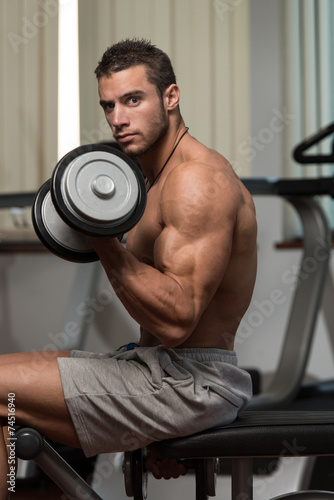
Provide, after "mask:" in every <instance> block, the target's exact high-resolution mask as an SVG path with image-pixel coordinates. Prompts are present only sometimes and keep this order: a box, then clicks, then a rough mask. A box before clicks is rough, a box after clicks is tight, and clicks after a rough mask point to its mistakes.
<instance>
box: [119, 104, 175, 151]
mask: <svg viewBox="0 0 334 500" xmlns="http://www.w3.org/2000/svg"><path fill="white" fill-rule="evenodd" d="M168 128H169V120H168V116H166V114H165V109H164V108H163V105H162V103H161V107H160V110H159V114H158V115H157V116H156V117H155V119H153V121H152V122H150V123H149V127H148V131H147V133H146V134H145V136H142V133H141V131H140V130H138V132H137V131H136V133H137V134H138V135H139V136H141V137H142V141H141V143H140V144H138V145H137V146H136V145H131V144H129V145H127V144H120V146H121V148H122V151H123V153H125V154H126V155H128V156H129V157H130V158H135V157H139V156H141V155H143V154H145V153H147V152H148V151H149V150H150V149H151V148H153V147H154V146H155V145H156V144H157V143H158V141H160V139H161V138H162V137H164V135H165V134H166V132H167V130H168Z"/></svg>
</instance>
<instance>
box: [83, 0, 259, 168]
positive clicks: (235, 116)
mask: <svg viewBox="0 0 334 500" xmlns="http://www.w3.org/2000/svg"><path fill="white" fill-rule="evenodd" d="M249 6H250V2H249V1H248V0H233V1H231V0H99V1H98V2H95V1H92V0H80V1H79V40H80V85H81V88H80V95H81V107H80V109H81V140H82V142H86V143H87V142H98V141H101V140H110V139H111V133H110V130H109V129H108V126H107V125H106V123H105V119H104V116H103V113H102V111H101V110H100V109H99V106H98V96H97V85H96V81H95V76H94V73H93V72H94V69H95V67H96V65H97V63H98V60H99V59H100V57H101V56H102V54H103V52H104V51H105V49H106V48H107V47H108V46H110V45H112V44H113V43H115V42H117V41H119V40H121V39H122V38H127V37H129V38H132V37H139V38H147V39H150V40H151V41H152V42H153V43H154V44H156V45H157V46H158V47H159V48H161V49H162V50H165V51H166V52H167V53H168V55H169V56H170V58H171V60H172V62H173V65H174V69H175V73H176V77H177V82H178V84H179V86H180V88H181V112H182V114H183V117H184V120H185V122H186V124H187V126H189V127H190V133H191V134H192V135H193V136H195V137H196V138H197V139H198V140H200V141H202V142H204V143H205V144H206V145H207V146H209V147H213V148H215V149H217V150H218V151H220V152H221V153H222V154H224V155H225V156H226V157H227V158H228V159H229V160H230V161H231V162H232V163H233V165H234V167H235V169H236V170H237V172H238V174H239V175H240V176H246V175H248V174H249V168H250V166H249V162H248V160H247V159H245V156H244V155H242V154H241V153H240V152H239V151H238V146H239V144H241V143H242V142H243V141H245V140H247V138H248V137H249Z"/></svg>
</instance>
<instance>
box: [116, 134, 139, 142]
mask: <svg viewBox="0 0 334 500" xmlns="http://www.w3.org/2000/svg"><path fill="white" fill-rule="evenodd" d="M134 136H135V134H119V135H117V136H116V137H115V139H116V141H117V142H121V143H125V142H129V141H131V139H133V137H134Z"/></svg>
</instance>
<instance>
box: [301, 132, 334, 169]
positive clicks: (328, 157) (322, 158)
mask: <svg viewBox="0 0 334 500" xmlns="http://www.w3.org/2000/svg"><path fill="white" fill-rule="evenodd" d="M333 133H334V123H332V124H330V125H328V126H327V127H324V128H322V129H320V130H319V131H318V132H317V133H315V134H313V135H312V136H310V137H308V138H307V139H305V141H303V142H301V144H299V145H298V146H297V147H296V148H295V149H294V151H293V158H294V159H295V160H296V161H297V162H298V163H303V164H310V163H315V164H317V163H334V141H333V143H332V152H331V153H329V154H316V155H307V154H304V153H305V151H307V150H308V149H309V148H311V147H312V146H315V145H316V144H319V142H320V141H322V140H323V139H325V138H326V137H328V136H329V135H331V134H333Z"/></svg>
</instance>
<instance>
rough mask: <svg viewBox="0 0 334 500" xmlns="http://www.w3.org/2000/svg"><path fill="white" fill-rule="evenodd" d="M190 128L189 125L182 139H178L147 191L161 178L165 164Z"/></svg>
mask: <svg viewBox="0 0 334 500" xmlns="http://www.w3.org/2000/svg"><path fill="white" fill-rule="evenodd" d="M188 130H189V127H186V130H185V131H184V132H183V134H182V135H181V137H180V139H179V140H178V141H177V143H176V144H175V146H174V147H173V149H172V152H171V154H170V155H169V156H168V158H167V160H166V161H165V163H164V164H163V166H162V167H161V169H160V170H159V172H158V174H157V176H156V178H155V179H154V181H153V182H152V184H151V185H150V187H149V188H148V189H147V192H149V190H150V189H151V188H152V187H153V186H154V184H155V183H156V182H157V180H158V179H159V177H160V175H161V174H162V172H163V170H164V168H165V166H166V165H167V163H168V162H169V160H170V159H171V157H172V156H173V153H174V151H175V149H176V148H177V147H178V145H179V144H180V142H181V139H182V138H183V137H184V136H185V135H186V133H187V132H188Z"/></svg>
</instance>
